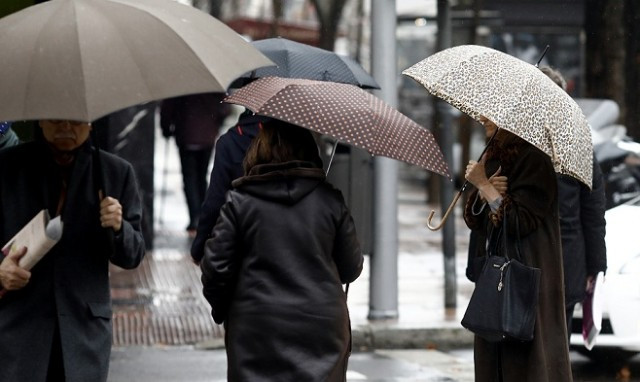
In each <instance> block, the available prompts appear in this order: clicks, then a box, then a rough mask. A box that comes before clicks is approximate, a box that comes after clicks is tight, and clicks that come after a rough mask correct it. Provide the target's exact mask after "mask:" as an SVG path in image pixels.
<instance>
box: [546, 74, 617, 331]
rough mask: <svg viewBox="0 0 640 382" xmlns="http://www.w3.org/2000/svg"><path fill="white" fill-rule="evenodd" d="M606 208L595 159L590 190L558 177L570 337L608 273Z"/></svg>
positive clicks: (560, 80)
mask: <svg viewBox="0 0 640 382" xmlns="http://www.w3.org/2000/svg"><path fill="white" fill-rule="evenodd" d="M540 70H541V71H542V72H543V73H544V74H546V75H547V77H549V78H550V79H551V80H553V82H555V83H556V84H557V85H558V86H560V87H561V88H562V89H563V90H565V91H566V90H567V84H566V81H565V80H564V77H563V76H562V74H560V72H559V71H557V70H555V69H553V68H550V67H548V66H543V67H541V68H540ZM606 204H607V198H606V195H605V190H604V177H603V176H602V170H601V169H600V165H598V161H597V160H596V158H595V155H594V156H593V182H592V187H591V190H590V189H589V188H588V187H587V186H585V185H584V184H582V183H581V182H579V181H578V180H576V179H575V178H573V177H570V176H567V175H558V208H559V212H560V234H561V236H562V257H563V263H564V288H565V290H564V299H565V306H566V309H567V312H566V315H567V331H568V335H569V336H571V321H572V319H573V310H574V308H575V306H576V304H577V303H579V302H582V300H583V299H584V297H585V294H586V290H587V289H588V288H592V287H593V283H594V282H595V277H596V275H597V274H598V272H605V271H606V270H607V247H606V244H605V241H604V237H605V231H606V229H605V225H606V222H605V219H604V213H605V210H606Z"/></svg>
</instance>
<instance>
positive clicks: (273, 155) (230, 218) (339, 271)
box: [201, 120, 363, 381]
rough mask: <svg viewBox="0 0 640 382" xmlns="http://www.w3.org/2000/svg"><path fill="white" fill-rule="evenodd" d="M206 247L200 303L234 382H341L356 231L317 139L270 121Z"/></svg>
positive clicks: (357, 264) (355, 270)
mask: <svg viewBox="0 0 640 382" xmlns="http://www.w3.org/2000/svg"><path fill="white" fill-rule="evenodd" d="M244 167H245V174H246V175H245V176H244V177H241V178H239V179H237V180H235V181H234V182H233V190H232V191H231V192H229V195H228V198H227V200H228V201H227V202H226V203H225V204H224V206H223V207H222V209H221V211H220V217H219V218H218V221H217V224H216V225H215V227H214V229H213V234H212V237H211V239H209V240H207V242H206V247H205V255H204V258H203V259H202V263H201V269H202V283H203V293H204V296H205V297H206V299H207V301H209V303H210V304H211V308H212V316H213V319H214V321H215V322H216V323H224V325H225V344H226V351H227V362H228V371H227V373H228V374H227V375H228V379H229V380H230V381H267V380H269V381H345V380H346V372H347V360H348V356H349V354H350V324H349V313H348V309H347V302H346V294H345V292H344V290H343V289H342V284H345V283H350V282H352V281H354V280H355V279H356V278H357V277H358V276H359V275H360V272H361V271H362V264H363V256H362V253H361V251H360V246H359V244H358V239H357V237H356V231H355V225H354V222H353V219H352V217H351V215H350V213H349V210H348V209H347V207H346V205H345V203H344V200H343V197H342V194H341V193H340V191H338V190H337V189H335V188H334V187H333V186H331V185H330V184H329V183H327V182H326V179H325V173H324V170H323V168H322V160H321V159H320V156H319V153H318V147H317V146H316V143H315V140H314V139H313V136H312V134H311V133H310V132H309V131H308V130H305V129H302V128H299V127H295V126H293V125H289V124H286V123H284V122H280V121H276V120H272V121H270V122H268V123H265V124H263V128H262V129H261V130H260V132H259V133H258V136H257V137H256V139H255V140H254V141H253V143H252V145H251V147H250V148H249V151H248V152H247V155H246V159H245V165H244Z"/></svg>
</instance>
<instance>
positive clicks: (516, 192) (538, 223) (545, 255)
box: [465, 139, 572, 382]
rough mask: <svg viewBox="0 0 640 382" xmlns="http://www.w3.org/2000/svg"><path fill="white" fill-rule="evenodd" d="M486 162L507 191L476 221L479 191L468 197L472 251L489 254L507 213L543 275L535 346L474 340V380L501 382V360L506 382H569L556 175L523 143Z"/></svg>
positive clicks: (493, 153)
mask: <svg viewBox="0 0 640 382" xmlns="http://www.w3.org/2000/svg"><path fill="white" fill-rule="evenodd" d="M488 158H489V159H488V161H487V166H486V169H487V175H488V176H489V175H491V174H493V173H494V172H495V171H496V169H497V168H498V166H502V171H501V174H502V175H506V176H507V177H508V190H507V195H506V196H505V197H504V200H503V202H502V205H501V207H500V209H499V211H497V213H496V214H489V212H490V209H489V207H488V206H486V207H485V208H484V209H482V213H481V214H480V215H478V216H474V215H473V214H472V213H471V208H472V204H473V201H474V200H475V198H476V194H477V191H475V190H474V191H473V193H472V194H471V195H470V198H469V202H468V203H467V206H466V208H465V221H466V222H467V225H468V226H469V228H471V229H472V234H473V235H474V236H475V237H474V239H475V240H474V244H473V246H472V247H471V248H470V251H471V253H472V254H475V256H484V255H485V241H486V238H487V234H488V232H489V230H490V229H491V226H492V225H494V224H495V225H497V224H502V223H501V222H502V217H503V214H504V213H505V211H506V213H507V223H508V227H507V231H508V234H509V236H510V237H515V236H514V235H515V234H516V214H517V217H518V220H519V225H520V236H521V249H522V251H523V252H526V253H528V255H529V256H530V258H531V261H532V262H531V264H530V265H532V266H534V267H537V268H540V269H541V270H542V272H541V273H542V275H541V280H540V293H539V302H538V310H537V314H536V324H535V333H534V339H533V341H531V342H516V341H514V342H504V343H491V342H488V341H486V340H484V339H482V338H480V337H478V336H476V337H475V346H474V361H475V380H476V381H477V382H485V381H486V382H494V381H497V379H496V376H497V375H498V371H497V365H498V360H500V362H501V368H502V376H503V381H504V382H530V381H536V382H537V381H540V382H542V381H544V382H566V381H571V380H572V376H571V365H570V361H569V350H568V344H567V329H566V322H565V309H564V293H563V270H562V252H561V241H560V228H559V222H558V199H557V183H556V174H555V171H554V169H553V166H552V164H551V161H550V159H549V157H548V156H547V155H546V154H544V153H543V152H541V151H540V150H538V149H537V148H535V147H533V146H531V145H529V144H528V143H525V142H524V141H522V140H520V139H516V142H512V143H511V144H510V145H509V146H507V147H503V149H502V150H501V151H500V153H498V152H497V151H492V150H491V149H490V150H489V152H488ZM478 204H479V203H478ZM478 204H477V205H476V212H477V210H478V208H477V207H478ZM490 215H491V216H490ZM512 252H513V251H512Z"/></svg>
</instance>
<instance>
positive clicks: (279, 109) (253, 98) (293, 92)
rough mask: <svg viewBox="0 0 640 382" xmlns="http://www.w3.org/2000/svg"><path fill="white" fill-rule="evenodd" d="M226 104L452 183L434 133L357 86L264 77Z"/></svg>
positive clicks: (228, 100)
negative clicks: (241, 107)
mask: <svg viewBox="0 0 640 382" xmlns="http://www.w3.org/2000/svg"><path fill="white" fill-rule="evenodd" d="M225 102H228V103H233V104H238V105H242V106H244V107H246V108H248V109H250V110H251V111H253V112H254V113H256V114H260V115H264V116H268V117H272V118H276V119H279V120H282V121H285V122H289V123H292V124H294V125H298V126H301V127H304V128H307V129H309V130H313V131H316V132H318V133H321V134H326V135H329V136H331V137H333V138H336V139H338V140H340V141H342V142H347V143H350V144H352V145H354V146H357V147H360V148H363V149H365V150H367V151H368V152H369V153H370V154H372V155H382V156H385V157H389V158H393V159H398V160H401V161H405V162H408V163H411V164H414V165H417V166H420V167H423V168H425V169H427V170H429V171H433V172H435V173H438V174H441V175H444V176H447V177H449V179H450V178H451V177H450V175H449V170H448V167H447V164H446V163H445V161H444V159H443V156H442V152H441V151H440V148H439V147H438V145H437V143H436V142H435V139H434V138H433V135H432V134H431V132H429V130H427V129H425V128H423V127H422V126H420V125H418V124H417V123H415V122H414V121H412V120H411V119H410V118H408V117H406V116H405V115H403V114H402V113H400V112H399V111H398V110H396V109H395V108H393V107H391V106H389V105H388V104H386V103H385V102H384V101H382V100H381V99H379V98H377V97H375V96H374V95H372V94H370V93H368V92H366V91H364V90H362V89H360V88H358V87H357V86H354V85H349V84H341V83H336V82H325V81H313V80H304V79H297V78H280V77H264V78H260V79H258V80H256V81H254V82H252V83H250V84H248V85H246V86H244V87H242V88H240V89H238V90H237V91H236V92H235V93H233V94H232V95H231V96H229V97H227V98H226V99H225Z"/></svg>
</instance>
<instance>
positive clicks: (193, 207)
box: [179, 147, 213, 229]
mask: <svg viewBox="0 0 640 382" xmlns="http://www.w3.org/2000/svg"><path fill="white" fill-rule="evenodd" d="M179 150H180V164H181V166H182V182H183V187H184V196H185V198H186V199H187V207H188V208H189V226H188V227H187V229H196V227H197V226H198V216H199V214H200V207H201V206H202V202H204V198H205V195H206V193H207V179H208V175H209V174H208V172H207V170H208V168H209V160H211V153H212V152H213V147H208V148H204V149H199V150H188V149H185V148H180V149H179Z"/></svg>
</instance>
